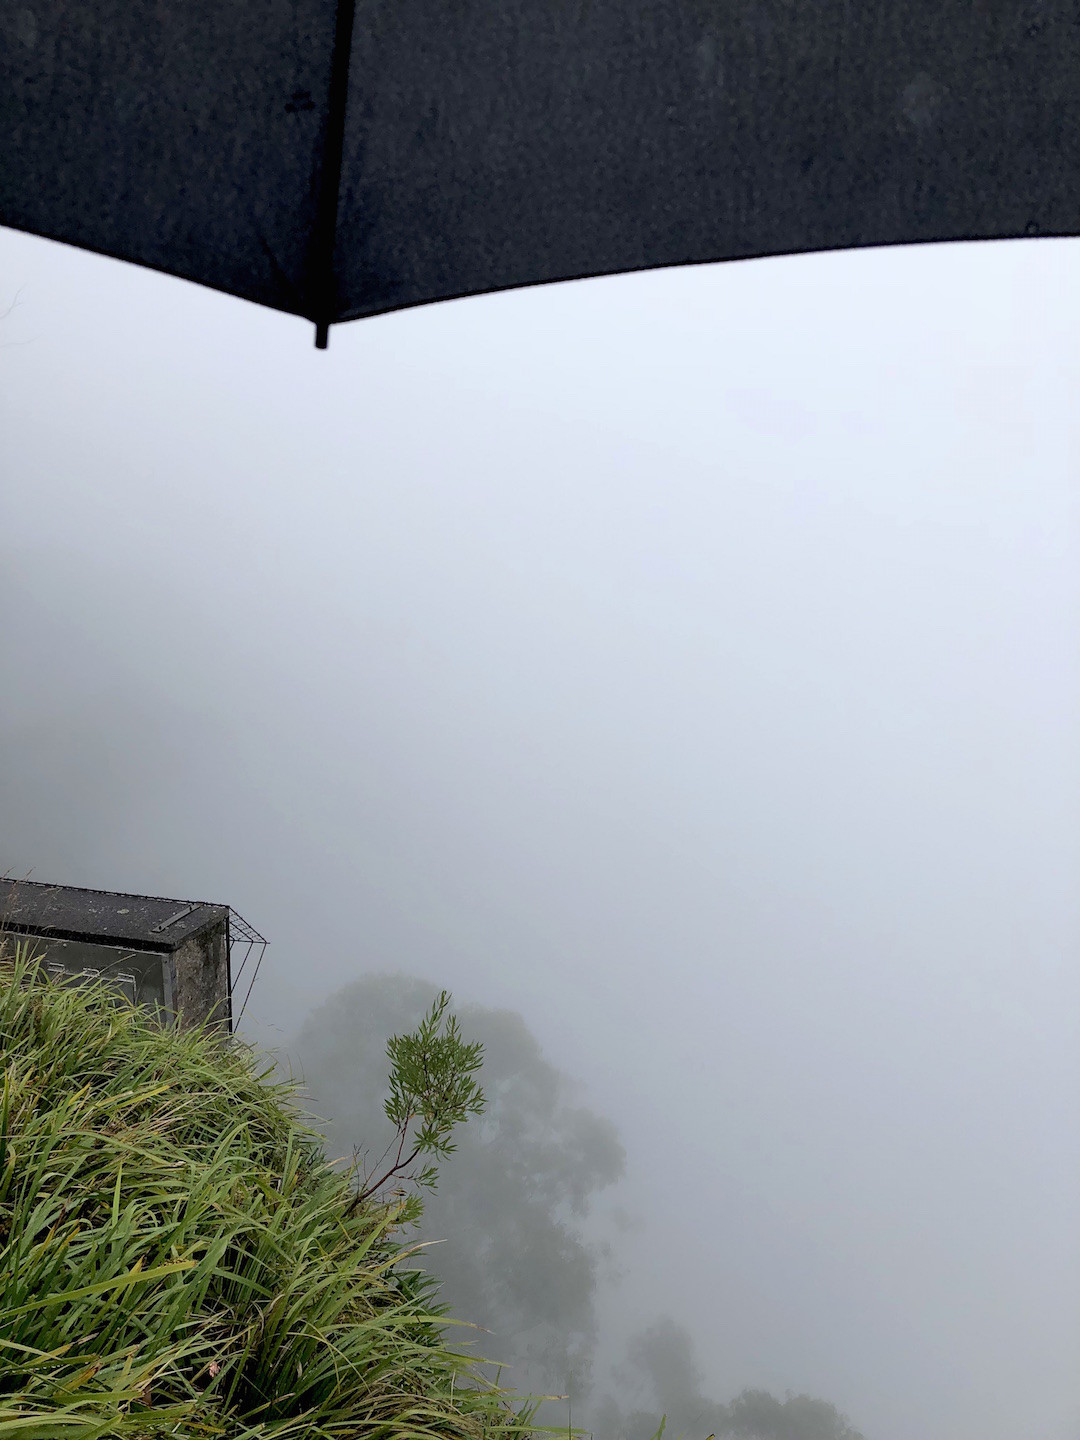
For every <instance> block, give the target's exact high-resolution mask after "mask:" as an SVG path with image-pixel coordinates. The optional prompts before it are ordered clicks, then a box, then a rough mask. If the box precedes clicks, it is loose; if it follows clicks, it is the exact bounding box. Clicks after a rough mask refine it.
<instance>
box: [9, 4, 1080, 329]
mask: <svg viewBox="0 0 1080 1440" xmlns="http://www.w3.org/2000/svg"><path fill="white" fill-rule="evenodd" d="M0 223H3V224H5V225H9V226H13V227H15V228H16V229H20V230H28V231H31V232H33V233H35V234H39V235H46V236H51V237H52V238H53V239H57V240H63V241H66V242H68V243H69V244H73V245H78V246H81V247H83V248H85V249H89V250H97V251H101V252H103V253H105V254H107V255H115V256H120V257H122V258H124V259H126V260H131V261H134V262H136V263H137V264H140V265H147V266H151V267H152V268H154V269H157V270H163V271H166V272H168V273H169V274H173V275H180V276H184V277H185V278H187V279H189V280H195V281H197V282H199V283H200V284H203V285H210V286H213V287H214V288H216V289H219V290H224V291H226V292H227V293H229V294H231V295H239V296H242V297H243V298H245V299H247V300H254V301H256V302H258V303H259V304H262V305H269V306H272V307H273V308H274V309H276V310H284V311H288V312H290V313H292V314H295V315H302V316H305V317H306V318H307V319H309V320H311V321H313V322H314V323H315V325H316V327H317V331H316V343H317V344H319V345H320V346H321V345H325V343H326V335H327V329H328V327H329V326H330V325H331V324H332V323H334V322H336V321H339V320H350V319H354V318H357V317H359V316H364V315H376V314H379V313H381V312H384V311H388V310H396V309H402V308H404V307H406V306H411V305H421V304H425V303H427V302H429V301H433V300H444V299H449V298H451V297H454V296H461V295H476V294H481V293H483V292H486V291H494V290H503V289H508V288H510V287H513V286H520V285H534V284H539V283H542V282H545V281H553V280H566V279H572V278H575V277H581V276H586V275H603V274H613V273H616V272H622V271H631V270H641V269H648V268H651V267H654V266H662V265H683V264H689V263H696V262H702V261H711V260H732V259H739V258H746V257H749V256H762V255H778V254H793V253H798V252H805V251H813V250H832V249H846V248H853V247H859V246H870V245H895V244H909V243H913V242H919V241H941V240H973V239H992V238H1005V237H1014V236H1024V235H1072V234H1076V233H1077V232H1078V231H1080V3H1078V0H337V3H335V0H260V3H256V0H0Z"/></svg>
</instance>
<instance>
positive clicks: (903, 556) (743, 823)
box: [0, 231, 1080, 1440]
mask: <svg viewBox="0 0 1080 1440" xmlns="http://www.w3.org/2000/svg"><path fill="white" fill-rule="evenodd" d="M0 306H3V307H11V308H10V310H9V311H8V313H7V314H6V317H5V318H4V319H3V320H0V482H2V483H0V617H2V622H3V623H2V628H0V664H2V670H3V676H4V683H3V686H2V693H0V746H2V749H0V872H3V871H8V872H9V873H14V874H19V875H24V874H26V873H27V872H30V873H31V876H32V878H35V879H43V880H50V881H57V882H62V883H71V884H85V885H93V886H100V887H103V888H108V889H127V890H133V891H146V892H149V893H155V894H167V895H176V896H178V897H181V898H191V897H198V898H206V899H210V900H219V901H223V902H227V903H230V904H232V905H234V906H235V907H236V909H237V910H238V911H239V912H240V913H241V914H242V915H244V916H245V917H246V918H247V919H248V920H250V921H251V922H252V923H253V924H254V925H256V926H257V927H258V928H259V929H261V930H262V931H263V932H264V933H265V934H267V935H268V936H269V937H270V940H271V942H272V945H271V948H270V950H269V952H268V955H267V960H266V964H265V966H264V970H263V975H262V978H261V979H260V983H259V987H258V989H257V990H256V992H255V994H254V995H253V997H252V1001H251V1005H250V1007H249V1010H248V1016H247V1017H246V1021H245V1023H247V1021H250V1026H249V1033H251V1034H252V1035H253V1036H255V1037H256V1038H258V1039H260V1040H262V1041H264V1042H265V1043H270V1044H273V1043H276V1041H277V1040H278V1039H280V1038H282V1037H284V1036H287V1035H290V1034H292V1033H293V1032H294V1031H295V1029H296V1028H297V1026H298V1024H299V1021H300V1019H301V1018H302V1016H303V1014H304V1013H305V1012H306V1010H307V1009H308V1008H309V1007H310V1006H311V1005H312V1004H313V1003H315V1002H316V1001H318V1000H321V999H323V998H324V997H325V996H327V995H328V994H329V993H330V992H331V991H332V990H333V989H334V988H335V987H336V986H338V985H340V984H342V983H343V982H345V981H347V980H348V979H349V978H350V977H352V976H355V975H358V974H361V973H364V972H366V971H369V970H372V969H385V968H400V969H402V970H406V971H409V972H412V973H418V974H421V975H424V976H427V977H430V978H431V979H432V980H434V981H435V982H437V983H440V984H446V985H448V986H449V987H450V988H451V989H453V990H454V991H455V993H456V994H458V995H460V997H461V998H462V999H469V1000H478V1001H481V1002H485V1003H494V1004H503V1005H510V1006H512V1007H514V1008H515V1009H519V1010H521V1011H522V1012H523V1013H524V1014H525V1016H526V1017H527V1018H528V1020H529V1022H530V1024H531V1025H532V1027H533V1028H534V1030H535V1031H536V1033H537V1035H538V1036H539V1037H540V1039H541V1041H542V1043H543V1045H544V1047H545V1050H546V1051H547V1053H548V1054H549V1056H550V1057H551V1059H552V1060H553V1061H555V1063H557V1064H558V1065H560V1066H561V1067H562V1068H564V1069H566V1070H568V1071H570V1072H571V1073H572V1074H574V1075H576V1076H578V1077H580V1078H581V1079H582V1081H583V1082H584V1083H585V1086H586V1091H585V1093H586V1096H587V1098H588V1100H589V1103H591V1104H592V1105H593V1106H594V1107H595V1108H596V1109H597V1110H599V1111H602V1112H603V1113H606V1114H609V1115H611V1116H612V1117H613V1118H614V1119H615V1120H616V1121H617V1122H618V1124H619V1126H620V1130H621V1133H622V1136H623V1139H624V1141H625V1143H626V1146H627V1150H628V1152H629V1175H628V1180H627V1184H626V1193H625V1203H627V1204H628V1205H629V1206H630V1207H631V1208H632V1209H634V1210H635V1211H636V1212H637V1213H638V1214H639V1215H640V1217H641V1221H642V1224H641V1227H640V1229H639V1230H637V1231H636V1232H634V1233H633V1234H632V1235H630V1236H629V1237H628V1238H627V1240H626V1249H625V1253H624V1261H625V1263H626V1265H627V1268H628V1271H629V1273H628V1275H627V1277H626V1279H625V1281H624V1282H623V1285H622V1288H621V1290H620V1291H619V1292H618V1293H617V1297H615V1298H613V1299H612V1300H611V1301H610V1303H609V1304H608V1307H607V1308H608V1311H609V1323H610V1334H611V1335H612V1337H614V1338H615V1339H617V1337H618V1335H619V1334H620V1333H622V1330H624V1329H631V1328H633V1327H634V1325H635V1324H640V1323H645V1322H646V1321H648V1320H650V1319H651V1318H653V1316H654V1315H655V1313H656V1312H657V1311H658V1310H666V1311H668V1312H669V1313H671V1314H672V1315H673V1316H674V1317H675V1318H676V1319H678V1320H679V1321H681V1322H682V1323H685V1324H687V1325H688V1326H689V1327H690V1328H691V1329H692V1330H693V1331H694V1333H695V1334H696V1336H697V1337H698V1342H699V1349H700V1358H701V1361H702V1363H703V1367H704V1368H705V1370H706V1372H707V1374H708V1377H709V1387H710V1389H711V1390H712V1392H713V1393H714V1394H716V1395H717V1396H718V1397H719V1398H726V1397H727V1396H728V1395H730V1394H731V1393H733V1391H734V1390H736V1389H738V1388H741V1387H742V1386H743V1385H746V1384H760V1385H765V1386H769V1387H772V1388H774V1389H776V1390H778V1391H783V1390H784V1389H786V1388H788V1387H790V1388H791V1389H793V1390H808V1391H810V1392H811V1393H814V1394H819V1395H823V1396H825V1397H826V1398H828V1399H830V1400H832V1401H834V1402H835V1403H836V1404H838V1405H839V1406H840V1407H841V1408H842V1409H844V1410H846V1411H848V1412H849V1413H850V1415H851V1416H852V1418H853V1420H854V1421H855V1422H856V1423H857V1424H858V1425H859V1426H860V1427H861V1428H862V1429H863V1430H865V1431H866V1433H867V1435H868V1436H869V1437H870V1440H928V1437H931V1440H1077V1436H1078V1435H1080V1365H1078V1363H1077V1356H1078V1354H1080V1123H1078V1122H1080V967H1078V963H1077V961H1078V954H1080V885H1078V877H1080V486H1078V473H1077V467H1078V463H1080V447H1078V443H1077V441H1078V435H1080V432H1078V421H1077V416H1078V414H1080V409H1078V402H1080V340H1078V336H1080V242H1073V241H1048V240H1039V241H1024V242H1006V243H996V244H964V245H952V246H931V247H918V248H908V249H900V250H895V249H894V250H877V251H868V252H859V253H846V254H830V255H819V256H804V257H796V258H785V259H774V260H765V261H752V262H746V263H741V264H734V265H728V266H710V267H701V268H694V269H688V270H681V271H679V270H675V271H664V272H657V273H652V274H647V275H635V276H627V277H619V278H614V279H605V280H600V281H589V282H577V283H573V284H568V285H561V286H549V287H544V288H540V289H535V290H530V291H522V292H517V293H512V294H507V295H501V296H491V297H483V298H479V299H475V300H466V301H457V302H453V303H450V304H445V305H439V306H433V307H427V308H424V309H420V310H414V311H411V312H408V313H405V314H400V315H390V316H385V317H381V318H379V319H376V320H371V321H366V322H358V323H353V324H351V325H348V326H343V327H340V328H338V329H337V330H335V331H334V332H333V333H332V336H331V343H330V349H329V351H328V352H327V353H325V354H320V353H317V352H316V351H315V350H314V349H313V346H312V335H311V331H310V328H309V327H307V326H306V325H304V324H303V323H302V322H299V321H296V320H292V319H289V318H286V317H282V316H277V315H274V314H271V313H269V312H264V311H261V310H259V309H257V308H255V307H252V306H248V305H245V304H243V303H241V302H238V301H233V300H229V299H227V298H225V297H223V296H219V295H216V294H213V293H210V292H207V291H202V290H199V289H197V288H195V287H193V286H190V285H187V284H185V283H183V282H181V281H177V280H172V279H168V278H164V277H160V276H156V275H153V274H149V273H147V272H142V271H139V270H137V269H134V268H129V267H125V266H123V265H120V264H118V263H116V262H112V261H108V260H104V259H101V258H99V257H96V256H91V255H84V254H80V253H78V252H75V251H72V250H68V249H65V248H64V247H61V246H57V245H53V244H50V243H47V242H45V241H40V240H37V239H33V238H29V237H26V236H21V235H17V234H13V233H11V232H9V231H0Z"/></svg>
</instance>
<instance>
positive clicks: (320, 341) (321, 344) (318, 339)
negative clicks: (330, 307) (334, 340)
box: [315, 320, 330, 350]
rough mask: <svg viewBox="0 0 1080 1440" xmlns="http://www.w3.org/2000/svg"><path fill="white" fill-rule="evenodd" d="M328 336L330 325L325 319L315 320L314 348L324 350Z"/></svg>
mask: <svg viewBox="0 0 1080 1440" xmlns="http://www.w3.org/2000/svg"><path fill="white" fill-rule="evenodd" d="M329 338H330V326H329V325H328V324H327V322H326V321H325V320H319V321H317V322H316V324H315V349H316V350H325V349H326V345H327V341H328V340H329Z"/></svg>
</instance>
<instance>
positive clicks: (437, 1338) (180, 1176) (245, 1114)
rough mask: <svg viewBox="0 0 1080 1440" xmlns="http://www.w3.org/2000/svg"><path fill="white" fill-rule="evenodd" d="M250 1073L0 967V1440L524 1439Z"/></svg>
mask: <svg viewBox="0 0 1080 1440" xmlns="http://www.w3.org/2000/svg"><path fill="white" fill-rule="evenodd" d="M3 943H4V937H2V936H0V945H2V944H3ZM271 1071H272V1065H271V1064H270V1063H266V1064H265V1066H264V1065H263V1063H262V1062H260V1061H259V1060H258V1059H257V1057H256V1056H255V1054H254V1052H253V1051H252V1050H251V1049H250V1048H249V1047H247V1046H245V1045H243V1044H240V1043H239V1042H237V1041H235V1040H224V1039H222V1038H217V1037H215V1036H214V1035H213V1034H211V1033H208V1032H206V1031H201V1030H198V1029H191V1030H176V1029H174V1028H170V1029H164V1028H162V1027H160V1026H159V1025H158V1024H156V1023H155V1021H154V1020H153V1019H152V1018H151V1017H149V1016H147V1015H145V1014H144V1013H143V1012H141V1011H139V1010H137V1009H135V1008H134V1007H132V1006H130V1005H127V1004H126V1003H123V1002H117V1000H116V999H115V998H114V997H113V995H112V992H110V991H109V990H108V989H107V988H106V987H105V986H104V985H103V984H97V985H88V986H85V987H82V986H80V987H75V986H69V985H63V984H55V983H52V982H50V981H48V980H47V979H45V978H43V976H42V974H41V971H40V969H39V967H37V966H36V965H35V964H34V963H33V961H32V960H31V958H30V957H29V956H28V955H27V952H26V950H25V949H21V948H18V947H12V946H10V944H9V946H8V948H7V949H5V950H2V951H0V1440H99V1437H113V1436H115V1437H125V1440H126V1437H132V1440H151V1437H158V1436H169V1437H172V1440H203V1437H224V1440H270V1437H275V1440H293V1437H296V1440H301V1437H302V1440H361V1437H363V1440H398V1437H401V1440H404V1437H409V1440H429V1437H431V1440H434V1437H439V1440H458V1437H461V1440H486V1437H489V1436H500V1437H501V1436H506V1437H508V1440H509V1437H510V1436H511V1435H521V1434H523V1433H524V1432H529V1431H530V1430H531V1429H532V1428H533V1427H532V1425H531V1422H532V1419H533V1415H534V1414H535V1409H536V1405H535V1403H532V1402H526V1401H525V1400H524V1399H522V1397H516V1396H513V1395H512V1394H510V1393H509V1392H506V1391H504V1390H501V1389H498V1388H497V1387H495V1386H493V1385H491V1384H489V1383H487V1382H486V1381H484V1380H483V1379H482V1378H481V1374H480V1372H479V1370H478V1369H477V1368H476V1365H477V1361H476V1360H474V1359H470V1358H469V1357H467V1356H466V1355H464V1354H462V1353H460V1352H458V1351H455V1350H453V1349H451V1348H449V1346H448V1342H447V1333H448V1332H447V1331H446V1329H445V1327H446V1326H447V1325H448V1324H451V1323H454V1322H451V1321H449V1319H448V1317H447V1316H446V1314H445V1310H444V1308H443V1307H442V1306H441V1305H439V1304H438V1303H437V1300H436V1296H435V1290H434V1286H433V1282H431V1281H430V1280H429V1279H428V1278H427V1277H426V1276H425V1275H424V1274H423V1273H422V1272H421V1271H418V1270H415V1269H409V1268H405V1267H403V1266H402V1264H401V1262H402V1260H403V1259H404V1258H405V1256H406V1255H408V1254H410V1253H412V1252H410V1251H409V1250H407V1249H406V1248H405V1247H404V1246H402V1245H401V1244H399V1243H398V1242H397V1241H396V1240H395V1239H394V1238H393V1237H394V1234H395V1233H396V1228H395V1227H396V1224H400V1216H401V1206H400V1205H395V1204H386V1203H384V1202H378V1201H376V1199H375V1198H374V1197H371V1196H367V1197H359V1198H360V1199H361V1202H362V1203H357V1202H358V1191H357V1186H356V1183H355V1178H354V1177H353V1176H350V1175H349V1174H343V1173H342V1172H340V1171H338V1170H335V1169H333V1168H332V1167H331V1166H330V1164H329V1163H328V1162H327V1160H326V1157H325V1155H324V1151H323V1148H322V1139H321V1137H320V1136H319V1135H318V1134H317V1133H316V1132H315V1131H313V1130H310V1129H308V1128H307V1127H306V1126H305V1124H304V1122H303V1120H302V1119H301V1117H300V1112H299V1108H298V1107H297V1106H294V1104H293V1101H292V1094H293V1087H292V1085H291V1084H282V1083H274V1082H271V1081H270V1080H269V1079H268V1077H269V1076H270V1074H271Z"/></svg>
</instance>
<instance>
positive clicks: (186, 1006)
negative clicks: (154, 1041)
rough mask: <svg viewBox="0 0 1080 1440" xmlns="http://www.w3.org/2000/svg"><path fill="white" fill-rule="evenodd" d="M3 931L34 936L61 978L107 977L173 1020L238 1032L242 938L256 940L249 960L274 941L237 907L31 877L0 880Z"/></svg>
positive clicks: (33, 944)
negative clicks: (235, 962) (236, 986)
mask: <svg viewBox="0 0 1080 1440" xmlns="http://www.w3.org/2000/svg"><path fill="white" fill-rule="evenodd" d="M4 932H7V933H8V934H9V935H12V936H14V937H15V938H16V939H19V940H26V941H27V942H28V945H29V949H30V954H31V956H32V957H34V958H36V959H38V960H39V962H40V963H41V964H42V965H43V966H44V967H45V969H46V971H47V973H48V974H49V976H50V977H51V978H53V979H54V980H57V981H67V982H69V983H79V982H80V981H85V980H89V979H99V978H100V979H102V980H106V981H109V982H110V983H112V984H113V985H115V987H116V989H117V991H118V992H119V993H120V994H121V995H123V996H125V997H126V998H127V999H128V1000H130V1001H131V1002H132V1003H134V1004H137V1005H146V1006H147V1007H149V1008H151V1009H153V1010H155V1011H157V1013H158V1014H159V1015H160V1017H161V1019H162V1021H163V1022H164V1023H165V1024H176V1023H177V1022H179V1023H181V1024H201V1023H204V1022H210V1023H212V1024H215V1025H221V1026H224V1028H225V1029H226V1030H227V1031H228V1033H230V1034H231V1033H232V1029H233V1024H234V1015H233V966H232V947H233V943H234V939H236V940H241V941H244V942H246V943H247V945H248V953H247V956H246V957H245V962H244V964H245V965H246V963H247V959H248V958H250V954H251V947H252V945H254V944H260V945H262V946H265V945H266V941H265V940H264V939H263V937H262V936H261V935H259V934H258V933H257V931H255V930H253V929H252V928H251V926H250V925H248V924H247V923H246V921H244V920H242V919H241V918H240V916H239V915H237V914H236V913H235V912H234V911H233V910H232V909H231V908H230V907H229V906H228V905H216V904H210V903H208V902H206V901H202V900H193V901H185V900H168V899H165V898H163V897H161V896H156V895H127V894H122V893H119V892H116V891H110V890H84V889H79V888H78V887H76V886H73V885H46V884H43V883H42V882H40V881H30V880H7V879H0V934H2V933H4ZM243 968H244V967H243V966H242V967H241V969H243ZM256 968H257V967H256ZM249 989H250V986H249Z"/></svg>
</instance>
